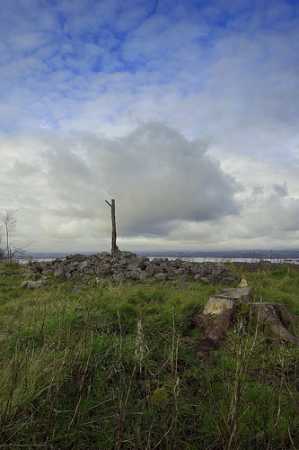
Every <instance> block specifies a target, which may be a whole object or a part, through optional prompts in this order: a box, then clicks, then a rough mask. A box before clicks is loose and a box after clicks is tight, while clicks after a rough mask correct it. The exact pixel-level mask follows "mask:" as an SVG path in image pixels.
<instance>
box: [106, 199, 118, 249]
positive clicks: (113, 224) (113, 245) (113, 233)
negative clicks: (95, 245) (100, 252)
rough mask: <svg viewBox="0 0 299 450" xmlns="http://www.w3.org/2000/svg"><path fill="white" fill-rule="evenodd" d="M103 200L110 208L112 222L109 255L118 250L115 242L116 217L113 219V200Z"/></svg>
mask: <svg viewBox="0 0 299 450" xmlns="http://www.w3.org/2000/svg"><path fill="white" fill-rule="evenodd" d="M105 202H106V203H107V205H108V206H109V207H110V209H111V224H112V236H111V255H112V256H116V255H117V254H118V252H119V249H118V247H117V244H116V239H117V234H116V219H115V200H114V199H112V200H111V203H110V202H108V200H105Z"/></svg>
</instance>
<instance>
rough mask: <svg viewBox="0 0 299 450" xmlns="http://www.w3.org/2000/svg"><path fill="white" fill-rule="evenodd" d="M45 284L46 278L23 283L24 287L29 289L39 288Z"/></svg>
mask: <svg viewBox="0 0 299 450" xmlns="http://www.w3.org/2000/svg"><path fill="white" fill-rule="evenodd" d="M44 284H45V282H44V280H37V281H34V280H28V281H23V283H22V284H21V287H22V288H28V289H38V288H41V287H42V286H43V285H44Z"/></svg>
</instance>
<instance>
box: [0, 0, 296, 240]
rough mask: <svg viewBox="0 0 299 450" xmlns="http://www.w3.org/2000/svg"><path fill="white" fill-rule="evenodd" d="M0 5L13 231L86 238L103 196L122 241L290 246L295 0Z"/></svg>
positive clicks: (1, 109) (2, 138)
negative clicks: (15, 211)
mask: <svg viewBox="0 0 299 450" xmlns="http://www.w3.org/2000/svg"><path fill="white" fill-rule="evenodd" d="M4 3H6V5H5V6H6V7H4V8H1V11H0V24H1V30H0V34H1V44H0V62H1V64H2V68H1V75H0V93H1V96H2V99H3V100H2V102H1V105H0V123H1V134H0V156H1V161H2V165H1V167H0V175H1V177H2V178H1V191H0V208H5V207H8V206H12V207H19V206H20V205H21V206H22V211H23V212H22V217H23V219H22V224H23V225H22V228H21V225H20V228H21V229H22V232H21V234H23V235H24V238H25V237H26V239H27V238H28V239H30V236H33V234H34V236H35V237H36V236H39V238H38V239H37V240H36V244H35V245H36V247H41V246H46V245H50V246H52V245H54V246H56V247H57V248H62V247H65V248H66V247H67V248H69V247H70V246H71V245H73V247H76V246H77V247H80V246H81V247H82V248H83V247H85V246H87V247H89V248H92V247H94V245H95V242H97V239H98V236H99V234H101V233H103V234H105V233H106V234H105V236H106V235H108V233H109V225H107V220H106V219H107V217H106V216H107V211H104V210H103V209H102V210H101V206H100V205H102V200H103V198H104V197H105V196H106V195H115V196H116V197H117V198H119V214H120V216H121V217H120V218H121V225H122V231H123V235H127V236H128V237H127V238H126V239H127V240H126V241H124V242H125V243H126V245H129V246H134V245H135V243H136V244H138V245H142V246H150V245H156V246H159V247H163V246H167V245H169V246H173V247H182V246H184V245H185V242H188V243H189V244H188V245H190V246H200V247H201V246H206V247H207V246H209V247H216V248H217V247H222V248H224V247H227V248H229V247H230V246H233V247H246V246H247V247H251V248H252V247H253V246H258V247H265V246H267V245H268V246H298V233H297V231H296V227H297V226H298V223H297V219H296V217H297V215H298V214H297V212H298V198H299V182H298V176H297V173H298V169H299V157H298V149H299V132H298V124H297V122H298V120H297V118H298V114H299V79H298V71H299V64H298V57H297V55H298V51H299V47H298V42H299V26H298V11H299V10H298V6H296V5H295V4H292V2H289V1H287V0H274V1H271V2H270V3H271V5H270V3H269V5H268V4H263V5H261V4H260V3H259V2H255V3H254V4H251V5H250V7H249V2H248V1H247V0H238V1H234V2H231V1H228V0H217V1H216V0H215V1H214V0H211V1H209V2H208V3H204V2H201V3H200V5H195V3H194V2H192V1H189V0H184V1H180V0H179V1H178V2H175V3H176V4H175V5H174V2H173V1H171V0H165V1H163V2H155V1H152V2H149V1H143V0H140V1H139V0H138V1H137V0H130V1H129V2H126V7H124V5H123V2H120V1H118V0H112V1H109V2H105V1H103V2H94V1H92V0H86V1H85V0H84V1H83V0H74V1H73V0H72V1H70V0H63V1H61V2H49V3H47V5H46V3H43V7H42V8H41V2H39V1H37V0H26V1H25V0H22V1H21V0H10V1H8V0H4ZM250 3H252V2H250ZM33 24H34V26H33ZM152 122H155V123H156V124H157V123H158V124H159V125H155V126H156V128H155V127H153V125H148V124H149V123H152ZM165 125H167V126H170V127H171V129H172V131H169V130H168V131H167V128H165ZM43 130H44V132H43ZM45 130H46V131H45ZM174 130H175V131H174ZM62 135H65V136H67V137H64V138H63V137H62ZM167 136H168V137H167ZM186 138H187V139H186ZM197 139H199V141H197ZM190 141H192V143H190ZM204 143H205V144H204ZM187 149H188V150H187ZM205 149H206V151H205ZM187 154H190V155H192V156H191V157H190V158H189V157H187V156H186V155H187ZM217 161H218V162H217ZM199 174H200V177H199V176H198V175H199ZM233 180H234V181H235V182H233ZM285 183H286V184H285ZM123 187H125V188H123ZM213 189H214V190H213ZM182 197H185V201H184V202H183V201H182ZM168 198H171V201H170V202H169V201H167V200H166V199H168ZM133 205H138V206H136V207H135V208H134V207H133ZM153 205H155V206H154V207H153ZM29 210H31V211H32V212H31V213H29V212H28V211H29ZM32 216H34V217H36V218H37V219H36V220H34V226H35V233H33V232H32V226H30V224H32V223H33V220H32ZM20 221H21V218H20ZM82 228H86V229H88V230H89V232H88V237H87V236H86V235H85V237H84V239H83V240H82V238H81V237H80V230H81V229H82ZM149 234H151V236H152V237H151V238H150V239H149V237H148V236H149ZM145 235H146V236H145ZM67 236H72V239H67ZM64 240H67V244H66V243H64ZM37 241H38V242H37ZM105 242H106V241H103V245H104V244H105Z"/></svg>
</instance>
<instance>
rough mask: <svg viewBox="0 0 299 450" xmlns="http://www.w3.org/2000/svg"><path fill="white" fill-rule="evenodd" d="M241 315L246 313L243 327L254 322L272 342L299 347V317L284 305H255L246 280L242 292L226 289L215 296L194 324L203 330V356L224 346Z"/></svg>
mask: <svg viewBox="0 0 299 450" xmlns="http://www.w3.org/2000/svg"><path fill="white" fill-rule="evenodd" d="M238 313H241V314H242V313H243V324H244V321H245V322H249V320H250V319H254V320H255V323H257V324H258V326H259V329H260V330H267V332H268V334H269V335H270V336H271V337H272V338H274V339H276V340H278V341H280V342H288V343H291V344H295V345H298V346H299V338H298V337H297V336H295V334H294V333H295V323H296V320H297V317H296V316H293V315H292V314H290V312H289V311H288V309H287V308H286V306H285V305H283V304H280V303H262V302H254V301H253V300H252V290H251V288H250V287H248V285H247V282H246V280H244V279H242V280H241V283H240V284H239V287H238V288H228V289H224V290H223V291H222V292H220V293H219V294H217V295H213V296H211V297H210V298H209V300H208V302H207V304H206V306H205V308H204V310H203V312H202V313H201V314H199V315H197V316H196V317H195V319H194V324H195V325H196V326H199V327H200V328H201V330H202V337H201V340H200V351H201V352H202V353H208V352H209V351H210V350H213V349H216V348H218V347H219V346H220V344H221V343H222V342H223V340H224V338H225V336H226V334H227V332H228V330H229V329H230V328H232V327H233V326H234V324H235V323H236V322H237V320H236V319H237V316H238Z"/></svg>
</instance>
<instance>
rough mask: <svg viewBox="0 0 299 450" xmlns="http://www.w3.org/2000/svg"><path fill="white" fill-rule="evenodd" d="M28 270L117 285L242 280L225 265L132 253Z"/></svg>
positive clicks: (35, 264) (81, 257)
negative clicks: (174, 281) (113, 282)
mask: <svg viewBox="0 0 299 450" xmlns="http://www.w3.org/2000/svg"><path fill="white" fill-rule="evenodd" d="M29 267H30V270H31V272H33V273H34V274H35V275H36V276H37V277H38V276H47V275H49V274H53V275H54V276H55V277H61V278H65V279H72V278H76V277H82V276H95V277H97V279H103V278H110V279H112V280H114V281H117V282H119V281H125V280H136V281H146V280H149V279H152V280H157V281H166V280H176V279H178V278H179V279H186V280H199V281H203V282H207V283H222V284H232V283H236V282H237V281H239V280H238V276H237V275H236V274H234V273H233V272H232V271H231V270H229V269H228V268H227V267H226V266H225V265H224V264H215V263H197V262H191V261H184V260H181V259H175V260H170V259H167V258H154V259H149V258H146V257H144V256H137V255H135V254H134V253H130V252H120V253H119V255H118V256H117V257H112V256H111V255H110V254H109V253H98V254H96V255H91V256H86V255H71V256H67V257H66V258H63V259H56V260H54V261H50V262H33V263H31V264H30V265H29Z"/></svg>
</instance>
